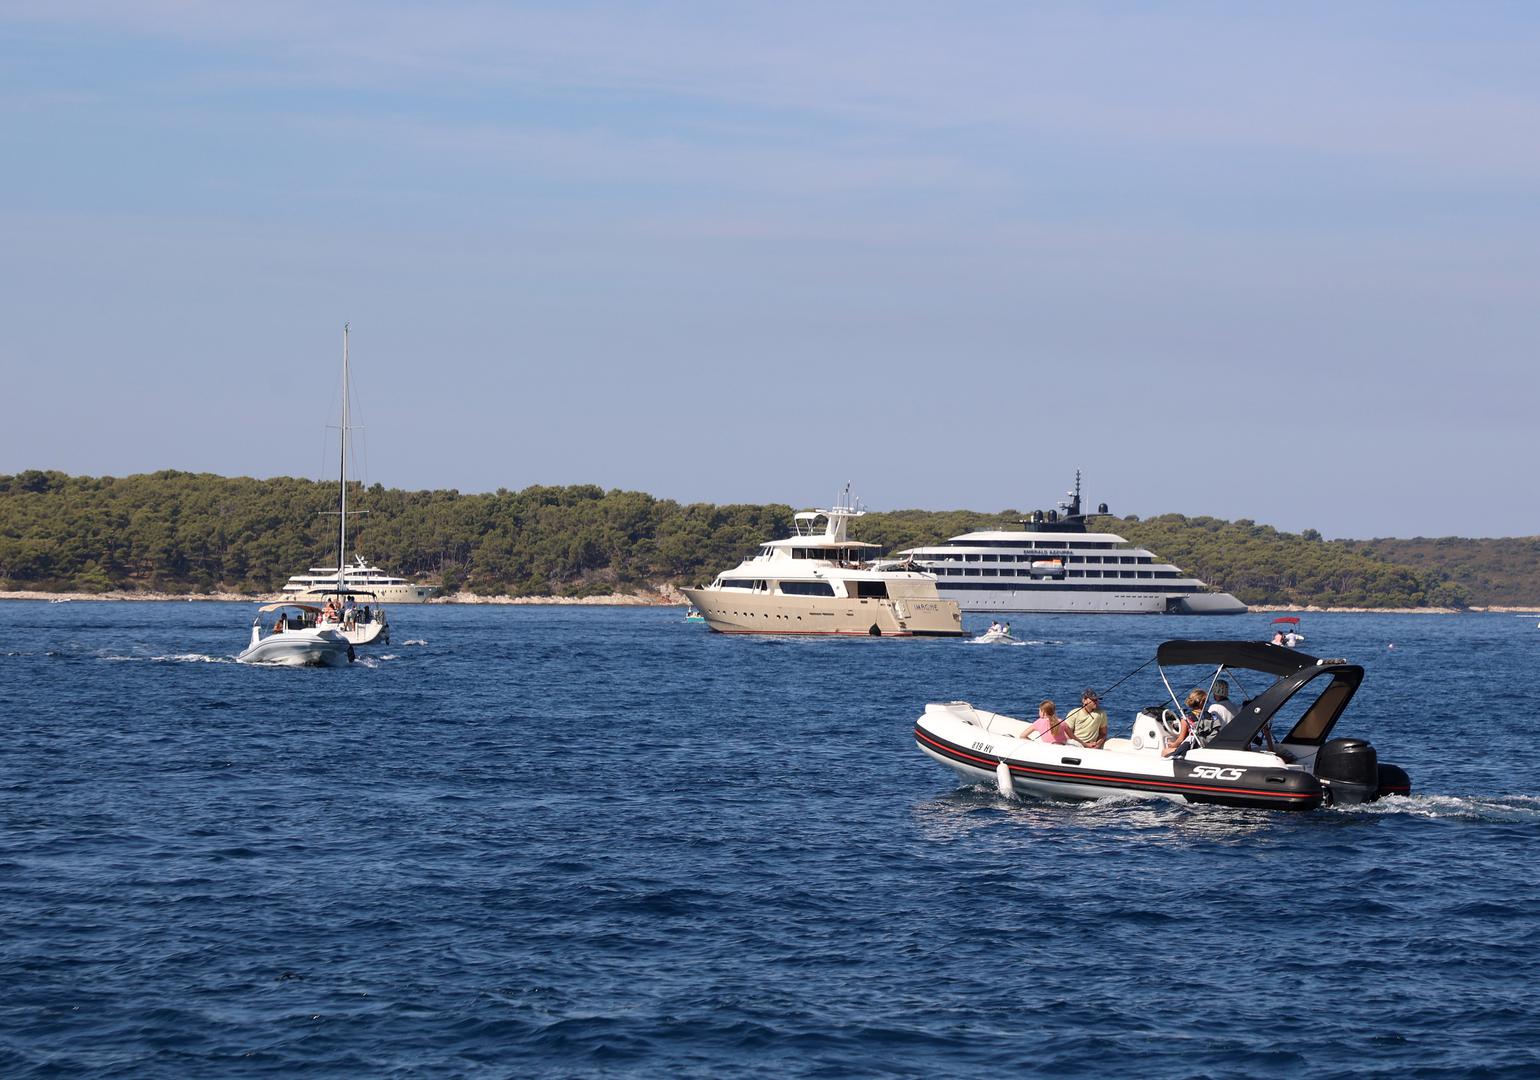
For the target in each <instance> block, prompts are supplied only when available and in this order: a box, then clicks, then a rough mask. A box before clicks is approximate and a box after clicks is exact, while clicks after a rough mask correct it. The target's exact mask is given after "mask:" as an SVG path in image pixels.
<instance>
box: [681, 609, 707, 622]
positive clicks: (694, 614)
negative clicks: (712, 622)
mask: <svg viewBox="0 0 1540 1080" xmlns="http://www.w3.org/2000/svg"><path fill="white" fill-rule="evenodd" d="M684 621H685V622H705V621H706V616H704V615H702V614H701V613H700V612H699V611H696V610H695V609H694V608H690V610H688V611H686V612H685V613H684Z"/></svg>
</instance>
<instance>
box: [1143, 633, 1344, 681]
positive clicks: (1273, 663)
mask: <svg viewBox="0 0 1540 1080" xmlns="http://www.w3.org/2000/svg"><path fill="white" fill-rule="evenodd" d="M1155 662H1156V663H1157V664H1159V665H1160V666H1161V667H1165V666H1166V665H1168V664H1208V665H1211V666H1213V667H1218V666H1219V665H1221V664H1223V665H1224V666H1225V667H1233V668H1240V669H1241V670H1242V671H1262V672H1266V673H1267V674H1268V675H1291V674H1293V673H1294V672H1296V671H1298V670H1300V669H1301V668H1307V667H1312V666H1314V665H1315V664H1316V663H1318V662H1319V661H1317V660H1316V658H1315V657H1313V656H1307V655H1306V654H1305V653H1302V652H1299V651H1298V650H1296V649H1286V648H1284V647H1283V646H1282V645H1269V644H1268V643H1267V642H1265V641H1166V642H1162V643H1161V645H1160V648H1158V649H1156V650H1155Z"/></svg>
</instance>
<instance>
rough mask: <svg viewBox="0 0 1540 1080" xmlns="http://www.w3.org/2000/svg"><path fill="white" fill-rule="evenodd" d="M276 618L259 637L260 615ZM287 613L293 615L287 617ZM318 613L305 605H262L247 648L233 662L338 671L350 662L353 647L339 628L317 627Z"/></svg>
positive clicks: (316, 609) (252, 627)
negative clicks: (275, 616)
mask: <svg viewBox="0 0 1540 1080" xmlns="http://www.w3.org/2000/svg"><path fill="white" fill-rule="evenodd" d="M274 612H278V613H279V615H278V618H277V619H276V620H274V622H273V624H272V625H271V626H270V627H269V628H268V630H267V633H266V634H265V635H264V634H263V619H262V616H264V615H271V614H273V613H274ZM291 612H292V613H293V614H292V615H291ZM320 614H321V609H320V608H317V607H313V606H311V605H309V604H286V603H277V604H263V605H262V606H261V607H260V608H258V609H257V617H256V618H255V619H253V620H252V623H251V644H250V645H248V646H247V647H246V649H245V651H244V652H242V653H241V654H240V655H239V656H237V657H236V658H235V659H236V660H237V661H238V662H240V663H242V664H278V665H281V666H283V667H342V666H344V665H346V664H348V663H351V662H352V660H353V645H352V643H351V642H349V641H348V639H347V638H345V637H343V635H342V631H341V627H340V626H333V625H329V624H319V623H317V621H316V620H317V619H318V618H319V617H320Z"/></svg>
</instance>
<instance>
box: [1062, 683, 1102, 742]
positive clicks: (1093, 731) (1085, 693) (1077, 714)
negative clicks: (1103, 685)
mask: <svg viewBox="0 0 1540 1080" xmlns="http://www.w3.org/2000/svg"><path fill="white" fill-rule="evenodd" d="M1101 700H1102V699H1101V695H1100V694H1098V693H1097V692H1096V690H1095V688H1094V687H1090V686H1088V687H1086V688H1085V689H1084V690H1082V691H1081V692H1080V708H1078V709H1075V710H1073V711H1072V712H1070V714H1069V715H1068V716H1066V717H1065V718H1064V722H1065V723H1066V724H1068V725H1069V726H1070V729H1071V730H1072V731H1073V732H1074V733H1075V741H1076V742H1077V743H1079V744H1080V745H1081V746H1084V747H1088V748H1089V749H1092V750H1096V749H1099V748H1100V747H1101V746H1102V744H1103V743H1105V742H1106V741H1107V713H1106V710H1104V709H1103V708H1102V707H1101Z"/></svg>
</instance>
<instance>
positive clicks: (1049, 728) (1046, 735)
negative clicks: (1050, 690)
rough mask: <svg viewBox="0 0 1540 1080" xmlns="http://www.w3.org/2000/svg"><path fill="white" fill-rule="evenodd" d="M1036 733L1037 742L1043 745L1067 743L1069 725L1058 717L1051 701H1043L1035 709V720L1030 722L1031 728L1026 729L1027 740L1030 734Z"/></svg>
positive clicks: (1056, 709)
mask: <svg viewBox="0 0 1540 1080" xmlns="http://www.w3.org/2000/svg"><path fill="white" fill-rule="evenodd" d="M1034 731H1035V732H1037V741H1038V742H1045V743H1056V744H1063V743H1067V742H1069V725H1068V724H1066V723H1065V722H1064V721H1063V720H1060V719H1059V717H1058V708H1057V707H1056V706H1055V705H1054V703H1053V702H1051V701H1043V702H1042V703H1041V704H1039V705H1038V707H1037V719H1036V720H1034V721H1032V726H1031V727H1029V728H1028V729H1027V733H1028V738H1030V737H1031V732H1034Z"/></svg>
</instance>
